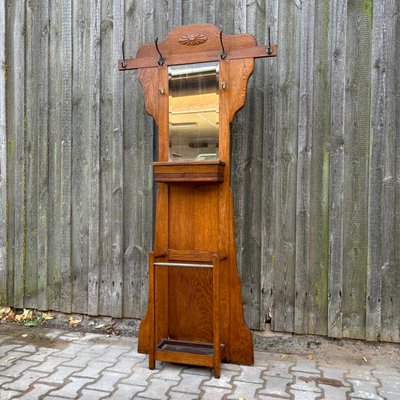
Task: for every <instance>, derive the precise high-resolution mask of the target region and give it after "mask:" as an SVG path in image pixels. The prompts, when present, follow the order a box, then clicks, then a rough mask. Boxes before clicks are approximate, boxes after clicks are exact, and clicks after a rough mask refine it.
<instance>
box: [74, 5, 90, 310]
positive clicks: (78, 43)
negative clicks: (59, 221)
mask: <svg viewBox="0 0 400 400" xmlns="http://www.w3.org/2000/svg"><path fill="white" fill-rule="evenodd" d="M72 10H73V15H72V43H73V46H72V70H73V80H72V98H71V101H72V110H71V113H72V121H71V134H72V148H71V158H72V170H71V176H72V181H71V218H72V225H71V280H72V305H71V307H72V309H73V310H75V312H79V313H82V314H86V313H87V309H88V262H89V259H88V255H89V251H88V247H89V242H88V240H89V235H88V233H89V204H90V203H89V202H90V199H89V195H90V191H89V190H82V188H83V187H85V188H90V184H89V174H88V167H87V166H88V165H89V164H90V159H89V156H90V153H89V151H88V149H89V146H90V134H89V116H90V107H89V104H90V103H89V102H90V101H91V99H90V92H89V90H88V88H87V86H86V85H87V82H90V75H91V71H90V59H89V57H90V47H89V44H90V41H89V39H90V15H89V12H90V7H87V6H86V5H85V4H83V3H81V2H79V3H74V5H73V7H72Z"/></svg>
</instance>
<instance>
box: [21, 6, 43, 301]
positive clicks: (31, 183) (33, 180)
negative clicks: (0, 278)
mask: <svg viewBox="0 0 400 400" xmlns="http://www.w3.org/2000/svg"><path fill="white" fill-rule="evenodd" d="M40 11H41V10H40V8H39V6H38V3H33V2H27V3H26V27H25V54H26V56H25V59H26V69H25V80H26V87H25V90H26V94H25V96H26V98H25V109H26V117H25V130H26V170H25V174H26V176H25V179H26V185H25V190H26V230H27V233H28V234H27V236H26V248H25V249H24V250H25V251H26V272H25V281H24V307H27V308H35V307H36V305H37V301H38V298H37V289H38V250H39V248H38V214H37V211H38V206H39V201H38V187H39V181H38V163H39V158H38V151H39V149H38V147H39V146H38V145H39V143H38V140H39V137H38V131H39V102H38V101H37V96H38V95H39V90H40V89H39V80H38V75H39V68H40V67H41V60H40V61H39V57H40V37H41V34H40V25H39V23H40Z"/></svg>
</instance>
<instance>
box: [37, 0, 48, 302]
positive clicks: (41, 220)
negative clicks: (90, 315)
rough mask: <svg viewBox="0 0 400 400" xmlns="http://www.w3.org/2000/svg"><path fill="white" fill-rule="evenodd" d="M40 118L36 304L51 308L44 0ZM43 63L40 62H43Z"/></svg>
mask: <svg viewBox="0 0 400 400" xmlns="http://www.w3.org/2000/svg"><path fill="white" fill-rule="evenodd" d="M40 6H41V15H40V32H41V34H40V46H39V49H40V51H39V55H40V56H39V60H41V61H42V63H43V64H42V66H41V68H40V70H39V73H38V80H39V93H38V96H39V116H38V118H39V121H38V131H37V135H38V159H39V165H38V177H37V179H38V183H39V184H38V186H37V188H36V190H37V191H38V203H39V204H38V243H37V246H38V265H37V268H38V289H37V290H38V301H37V305H36V307H37V308H39V309H41V310H48V301H47V285H48V261H47V260H48V209H49V130H48V127H49V86H48V85H49V63H50V60H49V2H48V1H47V0H46V1H43V2H41V3H40ZM39 64H40V62H39Z"/></svg>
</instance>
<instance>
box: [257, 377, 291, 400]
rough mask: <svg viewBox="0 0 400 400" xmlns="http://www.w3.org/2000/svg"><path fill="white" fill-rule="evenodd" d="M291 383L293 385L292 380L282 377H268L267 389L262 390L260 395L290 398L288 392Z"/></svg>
mask: <svg viewBox="0 0 400 400" xmlns="http://www.w3.org/2000/svg"><path fill="white" fill-rule="evenodd" d="M290 383H292V378H290V379H288V378H283V377H281V376H266V377H265V387H264V388H263V389H261V390H260V391H259V392H258V394H260V395H265V396H267V395H268V396H280V397H283V398H289V397H290V396H289V394H288V392H287V390H288V388H289V387H288V385H289V384H290Z"/></svg>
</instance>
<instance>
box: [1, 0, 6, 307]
mask: <svg viewBox="0 0 400 400" xmlns="http://www.w3.org/2000/svg"><path fill="white" fill-rule="evenodd" d="M0 68H1V70H0V305H6V304H7V282H8V276H7V132H6V127H7V121H6V118H7V114H6V79H7V62H6V4H5V1H4V0H2V1H0Z"/></svg>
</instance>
